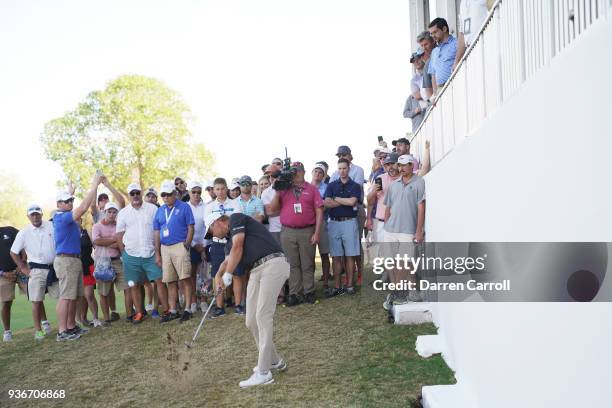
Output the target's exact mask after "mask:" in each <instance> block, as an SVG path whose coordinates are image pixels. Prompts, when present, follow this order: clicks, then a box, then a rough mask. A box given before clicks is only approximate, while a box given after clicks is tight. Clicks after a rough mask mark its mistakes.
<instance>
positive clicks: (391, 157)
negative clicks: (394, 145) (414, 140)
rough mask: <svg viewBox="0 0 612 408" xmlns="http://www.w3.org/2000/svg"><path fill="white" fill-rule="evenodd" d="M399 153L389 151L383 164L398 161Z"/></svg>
mask: <svg viewBox="0 0 612 408" xmlns="http://www.w3.org/2000/svg"><path fill="white" fill-rule="evenodd" d="M397 159H398V156H397V153H393V152H391V153H389V155H388V156H387V157H386V158H385V160H384V161H383V164H389V163H397Z"/></svg>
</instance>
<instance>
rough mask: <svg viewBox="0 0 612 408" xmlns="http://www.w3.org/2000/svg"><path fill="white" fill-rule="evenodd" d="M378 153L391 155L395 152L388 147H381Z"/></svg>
mask: <svg viewBox="0 0 612 408" xmlns="http://www.w3.org/2000/svg"><path fill="white" fill-rule="evenodd" d="M378 153H384V154H391V153H393V152H392V151H391V149H389V148H387V147H381V148H379V149H378Z"/></svg>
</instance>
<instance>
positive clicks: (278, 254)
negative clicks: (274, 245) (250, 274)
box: [251, 252, 285, 269]
mask: <svg viewBox="0 0 612 408" xmlns="http://www.w3.org/2000/svg"><path fill="white" fill-rule="evenodd" d="M281 256H282V257H284V256H285V254H283V253H282V252H274V253H273V254H270V255H266V256H264V257H262V258H259V259H258V260H256V261H255V262H253V265H252V266H251V269H255V268H257V267H258V266H260V265H262V264H264V263H266V262H268V261H269V260H270V259H274V258H280V257H281Z"/></svg>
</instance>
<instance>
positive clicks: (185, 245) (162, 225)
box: [153, 181, 195, 322]
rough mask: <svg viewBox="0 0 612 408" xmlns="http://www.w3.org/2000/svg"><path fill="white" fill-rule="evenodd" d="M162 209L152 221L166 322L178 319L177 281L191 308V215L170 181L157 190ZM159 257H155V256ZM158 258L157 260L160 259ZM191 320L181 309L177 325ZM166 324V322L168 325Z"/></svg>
mask: <svg viewBox="0 0 612 408" xmlns="http://www.w3.org/2000/svg"><path fill="white" fill-rule="evenodd" d="M160 194H161V197H162V199H163V200H164V205H162V206H161V207H159V208H158V209H157V213H156V214H155V218H154V219H153V229H154V230H155V248H156V249H157V251H156V262H157V264H158V265H160V266H161V267H162V274H163V278H162V281H163V282H164V283H167V284H168V304H169V307H170V313H169V316H170V318H169V319H168V320H172V319H176V318H178V313H177V309H176V305H177V301H178V285H177V281H178V280H180V281H181V282H182V289H183V296H184V297H185V305H191V302H192V301H193V300H194V299H192V298H191V293H192V291H191V279H190V277H191V258H190V255H189V250H190V249H191V240H192V239H193V233H194V224H195V220H194V219H193V212H192V211H191V207H190V206H189V204H187V203H184V202H183V201H181V200H178V199H177V192H176V190H175V188H174V184H173V183H172V181H165V182H164V183H163V184H162V186H161V189H160ZM158 254H159V255H158ZM160 258H161V259H160ZM189 319H191V311H190V310H188V308H185V310H184V311H183V315H182V316H181V322H184V321H186V320H189ZM168 320H167V321H168Z"/></svg>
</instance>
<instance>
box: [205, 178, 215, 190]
mask: <svg viewBox="0 0 612 408" xmlns="http://www.w3.org/2000/svg"><path fill="white" fill-rule="evenodd" d="M214 186H215V180H208V181H207V182H206V188H213V187H214Z"/></svg>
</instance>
